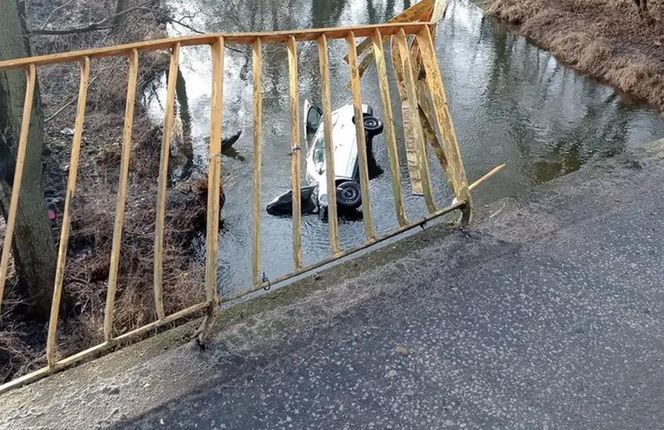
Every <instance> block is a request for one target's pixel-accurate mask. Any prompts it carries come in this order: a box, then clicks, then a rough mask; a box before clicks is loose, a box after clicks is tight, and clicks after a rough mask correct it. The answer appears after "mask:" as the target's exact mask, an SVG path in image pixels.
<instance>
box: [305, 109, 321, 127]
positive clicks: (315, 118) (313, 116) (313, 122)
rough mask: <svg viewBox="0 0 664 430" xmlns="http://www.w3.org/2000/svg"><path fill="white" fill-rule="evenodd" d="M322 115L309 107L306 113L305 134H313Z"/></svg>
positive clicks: (317, 110) (318, 110)
mask: <svg viewBox="0 0 664 430" xmlns="http://www.w3.org/2000/svg"><path fill="white" fill-rule="evenodd" d="M322 116H323V113H322V112H321V111H320V109H318V108H317V107H315V106H311V107H310V108H309V111H308V112H307V132H309V133H315V132H316V130H318V127H319V126H320V122H321V118H322Z"/></svg>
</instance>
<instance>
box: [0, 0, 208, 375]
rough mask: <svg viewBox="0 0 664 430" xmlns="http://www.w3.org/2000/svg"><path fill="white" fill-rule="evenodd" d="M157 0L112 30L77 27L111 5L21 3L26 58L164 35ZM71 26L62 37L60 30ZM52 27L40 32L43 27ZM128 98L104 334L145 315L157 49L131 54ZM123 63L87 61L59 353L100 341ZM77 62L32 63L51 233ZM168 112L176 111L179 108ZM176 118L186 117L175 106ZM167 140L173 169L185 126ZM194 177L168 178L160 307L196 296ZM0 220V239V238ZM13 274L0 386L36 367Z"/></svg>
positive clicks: (39, 352) (36, 345)
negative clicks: (126, 155)
mask: <svg viewBox="0 0 664 430" xmlns="http://www.w3.org/2000/svg"><path fill="white" fill-rule="evenodd" d="M161 3H162V2H160V1H159V0H155V1H154V2H152V3H147V2H145V1H141V2H139V1H137V2H135V4H134V5H135V7H140V9H137V10H136V11H135V13H130V14H127V15H126V20H125V21H124V22H123V23H122V24H121V26H120V27H116V28H112V29H108V30H103V31H79V30H76V29H78V28H83V27H86V26H87V23H91V22H92V23H94V22H100V21H102V20H104V19H108V18H109V17H113V16H114V13H115V11H116V10H115V7H116V4H117V2H116V1H112V0H103V1H97V0H85V1H77V2H75V3H72V2H69V1H67V0H35V1H32V2H30V4H29V7H28V9H27V10H26V17H27V26H28V28H29V29H31V30H32V31H33V32H32V34H31V37H30V42H31V47H32V52H33V54H34V55H41V54H50V53H55V52H65V51H70V50H75V49H86V48H94V47H99V46H108V45H113V44H120V43H127V42H131V41H138V40H147V39H155V38H160V37H165V35H166V34H167V32H166V20H165V19H164V17H165V16H167V15H168V14H169V11H168V10H167V9H166V8H165V7H164V6H163V4H161ZM70 29H71V30H72V31H71V32H68V31H67V30H70ZM51 30H53V31H55V32H61V33H62V34H50V35H46V34H42V33H44V32H45V31H51ZM40 32H41V33H40ZM139 63H140V69H139V84H138V85H139V89H138V93H139V94H141V96H139V97H137V99H136V106H135V115H134V127H133V142H132V150H131V162H130V167H129V180H128V196H127V202H126V210H125V224H124V235H123V241H122V254H121V258H120V268H119V279H118V291H117V295H116V312H115V324H114V329H115V331H116V333H123V332H126V331H128V330H131V329H132V328H136V327H139V326H142V325H144V324H146V323H148V322H151V321H153V320H154V319H155V311H154V299H153V293H152V271H153V245H154V224H155V216H156V213H155V206H156V196H157V176H158V168H159V156H160V148H161V140H162V127H161V125H160V124H156V123H154V121H152V120H151V119H150V118H149V115H148V112H147V108H146V107H145V105H146V103H145V100H146V98H147V97H150V94H151V93H152V92H151V90H150V88H152V87H153V86H154V83H155V82H159V81H160V80H162V79H163V77H164V74H165V73H166V71H167V69H168V64H169V56H168V53H167V52H165V51H155V52H149V53H141V55H140V58H139ZM127 72H128V65H127V61H126V59H125V58H121V57H120V58H108V59H99V60H93V61H92V64H91V75H90V77H91V79H90V85H89V91H88V98H87V104H86V112H85V113H86V121H85V126H84V132H83V144H82V149H81V158H80V163H81V164H80V166H79V170H78V172H79V173H78V181H77V187H76V195H75V198H74V199H73V201H72V210H71V215H72V224H71V235H70V239H69V242H68V244H69V247H68V248H69V249H68V260H67V269H66V271H65V280H64V293H65V297H66V299H65V304H64V306H63V308H62V312H61V321H60V325H59V346H58V350H59V352H60V354H61V355H70V354H72V353H74V352H77V351H81V350H83V349H85V348H86V347H88V346H91V345H94V344H97V343H99V342H101V341H103V331H102V326H103V318H104V305H105V301H106V290H107V283H108V277H109V262H110V254H111V247H112V238H113V224H114V220H115V208H116V203H117V194H118V186H119V177H120V161H121V154H122V134H123V125H124V116H125V115H124V111H125V104H126V93H127ZM79 73H80V72H79V68H78V66H77V65H76V64H67V65H54V66H49V67H43V68H41V67H40V68H39V69H38V80H39V88H40V91H39V95H40V100H41V106H42V110H43V117H44V147H45V153H44V156H43V163H44V166H45V171H44V185H45V190H46V196H45V199H46V202H47V205H48V207H49V209H51V210H52V211H53V212H54V213H55V214H57V216H56V217H55V219H52V220H51V222H52V231H53V236H54V239H55V240H56V243H57V240H59V234H60V227H61V219H62V212H63V209H64V196H65V184H66V180H67V175H68V171H69V165H70V154H71V143H72V134H73V130H72V129H73V127H74V119H75V116H76V98H77V94H78V86H79V76H80V74H79ZM177 109H178V111H180V110H182V109H186V104H185V103H178V105H177ZM178 113H179V115H178V118H180V117H182V118H184V117H186V115H183V114H182V112H178ZM178 131H179V132H176V138H175V139H174V142H173V144H172V157H171V161H172V168H173V172H175V171H177V170H182V168H183V166H186V165H187V164H188V160H187V159H188V158H190V157H191V150H190V148H189V147H190V143H191V142H190V137H189V136H187V135H186V132H187V131H188V127H186V125H183V126H181V127H178ZM206 193H207V190H206V187H205V181H201V180H199V179H197V178H194V177H191V176H188V177H186V178H184V177H182V175H176V174H175V173H173V175H172V177H171V181H170V184H169V190H168V209H167V217H166V226H167V227H166V231H165V255H164V269H165V272H164V285H165V287H164V288H165V292H164V297H165V307H166V312H167V313H171V312H174V311H177V310H180V309H183V308H184V307H186V306H189V305H191V304H194V303H198V302H200V301H201V300H202V299H203V298H204V293H203V291H202V288H201V287H200V285H202V276H203V269H202V262H201V261H200V259H199V258H196V256H195V255H194V253H193V252H192V240H194V239H195V238H196V237H197V235H199V231H200V230H199V227H200V226H201V223H204V220H205V212H204V208H205V203H204V202H205V201H206V198H207V197H206ZM3 227H4V222H0V237H2V236H4V228H3ZM17 281H18V280H17V279H16V271H15V270H13V268H12V269H10V279H9V282H8V289H7V291H6V294H5V301H4V305H3V309H2V311H3V315H2V317H3V324H2V326H0V383H2V382H4V381H7V380H8V379H12V378H13V377H16V376H18V375H20V374H23V373H26V372H27V371H29V370H33V369H35V368H38V367H41V366H43V365H44V364H45V359H44V346H45V335H46V324H45V323H44V322H40V321H35V320H34V318H33V317H32V316H31V313H30V311H29V307H28V306H26V304H27V302H28V300H29V298H26V297H22V296H21V295H20V293H19V292H18V291H17V290H18V289H17V288H16V285H17Z"/></svg>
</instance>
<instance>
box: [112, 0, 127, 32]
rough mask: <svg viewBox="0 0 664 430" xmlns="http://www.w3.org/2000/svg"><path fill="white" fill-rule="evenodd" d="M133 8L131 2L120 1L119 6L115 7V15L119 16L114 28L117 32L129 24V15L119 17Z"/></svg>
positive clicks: (116, 18) (114, 22)
mask: <svg viewBox="0 0 664 430" xmlns="http://www.w3.org/2000/svg"><path fill="white" fill-rule="evenodd" d="M130 6H131V0H118V4H117V6H116V7H115V14H116V15H117V16H116V17H115V19H114V20H113V28H114V30H115V31H118V30H121V29H122V27H123V26H124V24H125V23H126V22H127V14H122V15H118V14H120V13H122V12H124V11H126V10H127V9H129V7H130Z"/></svg>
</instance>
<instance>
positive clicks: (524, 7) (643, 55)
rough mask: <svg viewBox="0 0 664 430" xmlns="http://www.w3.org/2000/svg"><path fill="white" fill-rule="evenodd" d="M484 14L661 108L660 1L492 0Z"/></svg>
mask: <svg viewBox="0 0 664 430" xmlns="http://www.w3.org/2000/svg"><path fill="white" fill-rule="evenodd" d="M487 7H488V13H489V14H491V15H493V16H495V17H497V18H499V19H501V20H503V21H504V22H507V23H508V24H510V25H512V26H513V27H514V28H515V29H516V31H518V32H519V33H520V34H522V35H523V36H526V37H528V38H529V39H531V40H532V41H533V42H534V43H535V44H537V45H538V46H540V47H542V48H543V49H546V50H548V51H551V52H552V53H553V54H554V55H555V56H556V57H557V58H558V59H559V60H561V61H562V62H564V63H566V64H569V65H570V66H572V67H573V68H574V69H576V70H578V71H580V72H582V73H586V74H588V75H590V76H591V77H593V78H595V79H598V80H600V81H602V82H605V83H608V84H610V85H612V86H614V87H616V88H618V89H620V90H621V91H623V92H624V93H626V94H628V95H630V96H632V97H634V98H636V99H638V100H642V101H645V102H647V103H649V104H651V105H652V106H655V107H656V108H658V109H659V110H660V111H664V5H663V4H661V3H651V4H650V15H649V17H644V16H641V15H639V12H638V10H637V8H636V6H635V5H634V2H632V1H631V0H630V1H628V0H621V1H617V0H558V1H548V0H493V1H490V2H489V3H488V5H487Z"/></svg>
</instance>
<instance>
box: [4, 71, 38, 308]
mask: <svg viewBox="0 0 664 430" xmlns="http://www.w3.org/2000/svg"><path fill="white" fill-rule="evenodd" d="M36 81H37V70H36V67H35V65H34V64H31V65H30V66H28V70H27V73H26V85H25V101H24V104H23V118H22V120H21V131H20V135H19V140H18V148H17V150H16V167H15V169H14V181H13V183H12V184H13V185H12V194H11V198H10V202H9V211H8V213H7V222H6V224H5V240H4V243H3V246H2V258H1V259H0V320H1V319H2V300H3V297H4V293H5V284H6V283H7V271H8V270H9V255H10V254H11V248H12V238H13V236H14V228H15V226H16V216H17V212H18V200H19V195H20V193H21V182H22V180H23V170H24V167H25V154H26V151H27V147H28V135H29V132H30V117H31V115H32V101H33V99H34V95H35V85H36Z"/></svg>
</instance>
